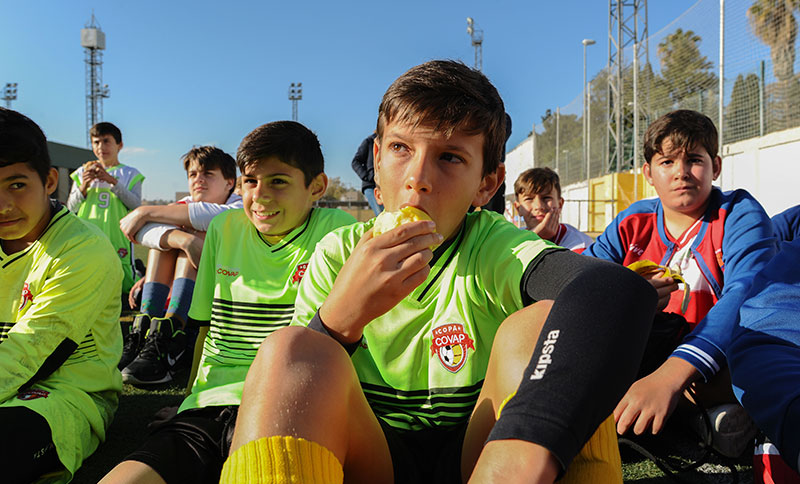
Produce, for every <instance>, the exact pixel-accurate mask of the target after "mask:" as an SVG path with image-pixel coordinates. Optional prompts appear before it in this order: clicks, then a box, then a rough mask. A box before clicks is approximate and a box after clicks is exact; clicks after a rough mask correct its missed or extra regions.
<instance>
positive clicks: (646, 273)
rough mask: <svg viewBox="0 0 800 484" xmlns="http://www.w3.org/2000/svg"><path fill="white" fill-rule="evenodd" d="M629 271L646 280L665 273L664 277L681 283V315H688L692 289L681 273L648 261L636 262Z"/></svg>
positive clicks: (630, 266) (629, 266)
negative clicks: (687, 310)
mask: <svg viewBox="0 0 800 484" xmlns="http://www.w3.org/2000/svg"><path fill="white" fill-rule="evenodd" d="M628 269H630V270H632V271H633V272H635V273H637V274H639V275H640V276H642V277H644V278H650V277H651V276H654V275H656V274H658V273H659V272H663V273H664V276H663V277H671V278H672V279H673V280H675V281H679V282H681V283H682V284H683V301H682V302H681V313H683V314H686V309H688V307H689V299H690V298H691V292H690V291H691V288H690V287H689V283H688V282H686V279H684V278H683V275H682V274H681V273H680V271H673V270H672V269H670V268H669V267H667V266H662V265H658V264H656V263H655V262H653V261H651V260H647V259H644V260H637V261H636V262H634V263H632V264H630V265H628Z"/></svg>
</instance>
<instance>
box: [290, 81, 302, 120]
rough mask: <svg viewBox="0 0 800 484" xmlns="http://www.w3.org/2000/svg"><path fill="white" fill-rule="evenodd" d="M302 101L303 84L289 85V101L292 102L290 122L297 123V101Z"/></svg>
mask: <svg viewBox="0 0 800 484" xmlns="http://www.w3.org/2000/svg"><path fill="white" fill-rule="evenodd" d="M301 99H303V83H302V82H298V83H296V84H295V83H294V82H293V83H291V84H290V85H289V100H290V101H292V121H297V101H300V100H301Z"/></svg>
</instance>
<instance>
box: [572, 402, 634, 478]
mask: <svg viewBox="0 0 800 484" xmlns="http://www.w3.org/2000/svg"><path fill="white" fill-rule="evenodd" d="M584 482H591V483H593V484H612V483H613V484H618V483H621V482H622V459H620V456H619V446H618V445H617V427H616V425H615V423H614V416H613V415H611V416H609V417H608V418H607V419H606V420H605V421H604V422H603V423H601V424H600V427H598V428H597V431H596V432H595V433H594V435H592V438H591V439H589V442H586V445H584V446H583V449H581V452H580V453H579V454H578V456H577V457H575V459H573V460H572V464H570V465H569V468H568V469H567V473H566V474H565V475H564V477H563V478H562V479H561V480H560V481H558V484H578V483H584Z"/></svg>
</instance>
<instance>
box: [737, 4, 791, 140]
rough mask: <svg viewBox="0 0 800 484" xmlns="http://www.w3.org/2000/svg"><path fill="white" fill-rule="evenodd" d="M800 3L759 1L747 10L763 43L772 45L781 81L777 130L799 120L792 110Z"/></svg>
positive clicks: (774, 72) (777, 75) (777, 98)
mask: <svg viewBox="0 0 800 484" xmlns="http://www.w3.org/2000/svg"><path fill="white" fill-rule="evenodd" d="M798 7H800V0H755V2H753V4H752V5H751V6H750V8H748V9H747V19H748V21H749V23H750V27H751V28H752V29H753V32H755V34H756V36H758V38H759V39H761V41H762V42H763V43H764V44H766V45H767V46H769V48H770V57H771V58H772V72H773V74H774V75H775V79H776V80H777V81H778V86H776V87H777V88H778V89H777V92H776V93H775V94H776V96H775V97H776V100H777V101H778V102H777V105H778V106H780V107H779V108H778V109H777V112H776V113H775V114H776V116H775V118H776V119H775V121H776V122H775V125H774V129H786V128H789V127H791V126H793V125H794V124H795V121H797V120H798V116H799V115H798V113H796V112H794V111H797V109H793V108H792V104H793V103H792V99H793V98H794V97H796V95H798V86H796V84H797V83H796V81H795V79H794V61H795V55H796V53H795V50H794V43H795V40H796V39H797V20H796V19H795V18H794V9H796V8H798Z"/></svg>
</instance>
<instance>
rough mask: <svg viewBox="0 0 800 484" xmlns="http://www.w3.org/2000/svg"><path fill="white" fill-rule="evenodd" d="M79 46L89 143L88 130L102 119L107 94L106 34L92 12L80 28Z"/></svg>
mask: <svg viewBox="0 0 800 484" xmlns="http://www.w3.org/2000/svg"><path fill="white" fill-rule="evenodd" d="M81 47H83V50H84V53H85V54H86V56H85V59H84V62H85V63H86V140H87V143H88V144H91V139H90V138H89V130H90V129H91V128H92V126H94V125H95V124H96V123H98V122H100V121H102V120H103V99H105V98H107V97H108V96H109V90H108V84H103V51H104V50H105V49H106V34H105V33H103V31H102V30H100V25H99V24H97V20H96V19H95V18H94V13H92V20H91V21H90V22H89V24H88V25H85V26H84V28H83V29H81Z"/></svg>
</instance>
